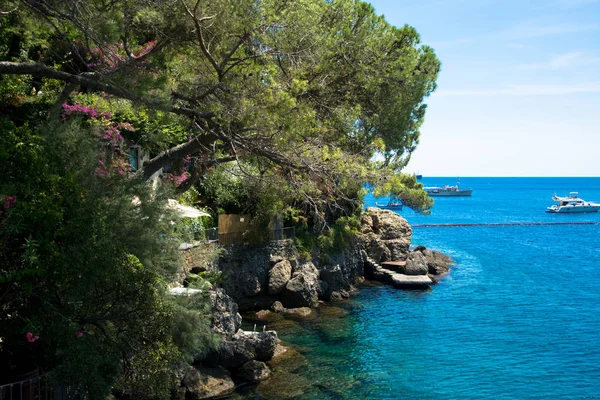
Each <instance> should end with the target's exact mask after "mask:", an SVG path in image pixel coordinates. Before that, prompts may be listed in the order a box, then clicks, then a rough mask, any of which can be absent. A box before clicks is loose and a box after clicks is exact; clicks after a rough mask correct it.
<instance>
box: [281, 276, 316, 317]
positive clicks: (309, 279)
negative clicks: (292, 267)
mask: <svg viewBox="0 0 600 400" xmlns="http://www.w3.org/2000/svg"><path fill="white" fill-rule="evenodd" d="M315 270H316V268H315ZM294 275H295V276H294V277H293V278H292V279H290V280H289V281H288V283H287V284H286V285H285V288H284V289H283V291H282V292H281V302H282V303H283V305H284V306H285V307H287V308H297V307H316V306H317V304H318V301H319V298H318V297H319V296H318V289H319V279H318V275H317V274H315V273H312V272H308V271H302V272H298V273H294Z"/></svg>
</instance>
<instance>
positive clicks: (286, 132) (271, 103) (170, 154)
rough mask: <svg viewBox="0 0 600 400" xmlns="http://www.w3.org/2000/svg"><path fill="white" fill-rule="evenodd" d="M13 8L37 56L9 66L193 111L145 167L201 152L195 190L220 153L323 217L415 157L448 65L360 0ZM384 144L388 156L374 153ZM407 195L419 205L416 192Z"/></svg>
mask: <svg viewBox="0 0 600 400" xmlns="http://www.w3.org/2000/svg"><path fill="white" fill-rule="evenodd" d="M11 3H12V5H11ZM5 8H9V9H10V8H14V9H15V11H14V12H12V13H9V14H8V15H6V16H5V17H4V20H5V26H6V28H4V29H6V30H7V31H8V30H10V31H11V32H13V31H14V32H17V34H16V37H19V38H20V39H19V40H20V42H19V47H20V48H21V49H28V52H27V54H29V55H30V56H29V57H25V60H24V59H23V57H21V58H19V57H14V55H15V52H10V51H8V50H7V51H6V52H5V56H4V59H6V60H8V61H6V62H0V73H5V74H17V75H19V74H25V75H33V76H35V77H37V79H40V77H42V78H45V79H57V80H60V81H63V82H68V83H70V84H71V85H70V86H67V88H66V89H67V90H66V92H67V96H68V93H70V92H71V91H72V90H74V88H76V87H78V86H79V87H81V88H84V89H85V90H88V91H89V90H92V91H98V92H103V93H105V94H108V95H110V96H112V97H113V98H118V99H127V101H131V102H132V103H133V104H135V105H136V106H139V107H149V108H151V109H154V110H161V111H166V112H170V113H173V114H175V115H178V116H180V117H182V118H183V119H182V120H181V121H180V122H181V124H182V125H183V126H187V128H188V129H189V131H190V132H191V136H192V137H193V140H190V141H187V140H186V141H173V142H171V146H172V147H171V148H170V149H168V150H165V151H164V152H162V153H159V154H157V155H156V157H154V158H153V160H152V161H150V162H149V163H147V164H146V165H145V167H144V170H143V171H142V172H140V174H143V175H144V176H146V177H149V176H150V175H152V174H153V173H154V172H155V171H157V170H158V169H160V168H161V167H163V166H164V165H167V164H170V163H173V162H174V161H175V160H177V159H183V158H185V157H188V156H193V158H194V163H193V170H194V172H192V173H191V176H190V179H188V180H187V181H186V182H183V183H182V184H181V190H185V189H188V188H189V187H190V186H191V185H192V184H193V183H194V182H196V181H197V180H198V179H199V178H200V177H201V176H203V175H205V174H206V173H207V171H208V170H209V167H210V166H212V165H214V164H215V163H218V162H223V161H232V160H236V161H238V162H243V163H249V164H251V165H253V166H254V167H255V168H254V169H253V173H254V171H256V173H254V177H255V178H256V179H264V178H265V177H266V176H267V177H268V176H269V175H278V176H282V177H284V179H285V180H286V181H288V182H291V184H292V186H293V187H294V189H295V191H297V192H298V193H299V194H300V196H299V200H300V201H301V202H302V203H303V204H304V207H306V208H307V209H316V210H317V211H318V212H317V214H320V215H323V214H324V213H325V212H326V209H327V208H330V207H332V204H333V203H335V202H337V200H338V199H343V198H344V195H343V194H344V188H345V187H346V186H347V185H349V184H351V183H350V182H356V181H364V180H371V181H373V182H377V181H378V179H377V177H379V176H380V175H381V174H380V172H381V171H391V172H394V173H397V172H399V171H400V170H401V169H402V168H403V167H404V166H405V165H406V163H407V161H408V159H409V157H410V154H411V153H412V151H414V149H415V147H416V145H417V143H418V140H419V127H420V125H421V123H422V121H423V118H424V114H425V109H426V105H425V104H424V103H423V100H424V98H425V97H426V96H428V95H429V94H430V93H431V92H432V91H433V90H434V89H435V79H436V77H437V73H438V71H439V68H440V63H439V61H438V60H437V58H436V57H435V54H434V52H433V50H432V49H431V48H430V47H428V46H422V45H420V38H419V35H418V33H417V32H416V31H415V29H414V28H412V27H410V26H404V27H401V28H396V27H394V26H391V25H389V24H388V23H387V22H386V21H385V19H384V18H383V17H381V16H377V15H376V14H375V12H374V10H373V8H372V6H370V5H369V4H367V3H364V2H361V1H356V0H336V1H325V0H301V1H284V2H282V1H279V0H261V1H258V2H257V1H254V0H252V1H250V0H247V1H246V0H243V1H239V0H236V1H231V0H214V1H208V2H201V1H191V0H169V1H164V2H159V3H156V2H149V1H147V0H123V1H117V2H102V1H92V0H88V1H83V2H81V1H77V2H75V1H52V0H43V1H36V2H31V1H25V0H23V1H22V2H16V1H15V2H9V4H7V6H6V7H5ZM32 21H35V23H36V24H38V25H39V24H40V22H42V25H43V29H44V30H43V32H44V33H40V35H39V36H37V35H36V37H35V39H33V38H31V37H28V36H27V35H25V34H24V32H27V31H29V29H30V28H32V26H31V25H32V24H33V22H32ZM33 31H34V32H40V28H39V27H38V28H33ZM39 43H42V44H39ZM15 46H16V45H15V44H14V43H13V42H12V41H11V42H10V43H8V44H7V45H6V46H5V47H6V48H8V49H10V48H12V47H15ZM42 50H43V51H42ZM22 53H23V51H21V52H20V54H22ZM19 61H21V62H19ZM34 62H37V63H34ZM63 94H64V93H63ZM67 98H68V97H67ZM154 133H155V132H153V133H150V136H152V135H154ZM180 137H181V136H180ZM149 139H150V140H149V142H152V139H153V138H152V137H150V138H149ZM173 139H175V138H173ZM376 153H378V154H380V155H382V156H383V161H382V162H380V163H373V162H372V161H371V160H372V157H373V155H374V154H376ZM386 173H387V172H384V174H386ZM398 191H404V187H403V186H401V187H399V188H398ZM404 196H405V197H407V198H408V197H411V198H413V200H414V202H417V203H419V198H418V197H417V198H414V196H412V192H411V191H410V190H407V191H404ZM332 200H334V201H333V202H332ZM409 203H410V204H412V202H409ZM334 207H335V206H334ZM417 207H418V208H419V207H420V208H425V205H423V204H421V203H419V204H417Z"/></svg>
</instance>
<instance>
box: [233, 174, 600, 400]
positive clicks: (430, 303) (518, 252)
mask: <svg viewBox="0 0 600 400" xmlns="http://www.w3.org/2000/svg"><path fill="white" fill-rule="evenodd" d="M423 183H424V184H425V185H426V186H429V185H444V184H455V181H454V180H453V179H444V178H439V179H436V178H429V179H427V178H425V179H423ZM461 186H462V187H471V188H472V189H473V197H471V198H438V199H436V203H435V206H434V208H433V212H432V214H431V215H429V216H421V215H416V214H414V213H413V212H412V211H410V210H403V211H401V214H402V215H403V216H404V217H405V218H407V219H408V220H409V222H411V223H412V224H425V223H454V222H457V223H494V222H538V221H599V222H600V214H582V215H556V214H548V213H545V212H544V210H545V208H546V207H547V206H549V205H551V204H552V200H551V196H552V194H553V193H555V192H556V193H557V194H558V195H565V194H568V192H569V191H578V192H579V194H580V196H581V197H582V198H584V199H586V200H594V201H599V202H600V178H461ZM378 201H379V202H380V203H381V202H382V201H385V199H383V200H382V199H379V200H378ZM367 203H369V204H374V203H375V199H373V198H368V199H367ZM369 204H368V205H369ZM599 233H600V226H597V225H573V226H568V225H561V226H514V227H512V226H511V227H455V228H444V227H442V228H420V229H415V230H414V235H413V244H424V245H426V246H427V247H429V248H433V249H438V250H441V251H444V252H445V253H447V254H449V255H451V256H452V257H453V258H454V260H455V261H456V265H455V266H454V267H453V269H452V271H451V273H450V275H449V276H447V277H446V278H445V279H443V280H442V282H441V283H440V284H438V285H436V286H434V287H433V288H432V290H430V291H426V292H415V291H400V290H395V289H393V288H390V287H388V286H379V285H377V286H373V285H365V286H363V287H361V288H360V289H361V291H360V294H359V295H358V296H356V297H353V299H352V301H351V302H348V303H343V304H340V305H339V306H338V305H336V307H322V308H321V310H320V313H321V314H320V315H318V316H317V317H316V318H314V319H312V320H309V321H298V322H291V321H279V322H275V323H273V324H271V328H274V329H277V331H278V333H279V336H280V337H281V338H282V339H283V340H284V341H286V342H288V343H290V344H292V345H294V346H295V348H296V349H297V351H298V354H299V355H298V356H297V357H296V358H292V359H290V361H288V362H286V363H283V364H282V365H280V366H277V367H276V371H275V376H274V378H273V379H272V380H271V381H269V383H267V384H263V385H260V386H258V387H257V388H246V389H245V390H242V393H241V394H238V395H236V397H239V398H261V399H278V398H298V399H399V398H400V399H401V398H406V399H414V398H424V399H453V398H456V399H463V398H470V399H476V398H481V399H488V398H495V399H498V398H501V399H504V398H506V399H529V398H537V399H559V398H560V399H563V398H564V399H580V398H600V333H599V331H600V246H598V245H597V241H598V239H599V236H600V235H599Z"/></svg>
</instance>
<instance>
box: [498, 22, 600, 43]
mask: <svg viewBox="0 0 600 400" xmlns="http://www.w3.org/2000/svg"><path fill="white" fill-rule="evenodd" d="M599 28H600V25H598V24H582V25H579V24H543V25H540V24H538V25H536V24H534V23H531V22H524V23H520V24H517V25H514V26H513V27H511V28H509V29H507V30H505V31H502V32H498V33H497V36H499V37H502V38H505V39H531V38H541V37H547V36H556V35H565V34H570V33H578V32H589V31H596V30H598V29H599Z"/></svg>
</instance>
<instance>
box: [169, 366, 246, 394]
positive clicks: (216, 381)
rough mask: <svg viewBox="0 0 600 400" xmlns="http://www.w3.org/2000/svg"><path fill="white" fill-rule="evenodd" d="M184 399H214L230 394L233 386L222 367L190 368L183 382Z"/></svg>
mask: <svg viewBox="0 0 600 400" xmlns="http://www.w3.org/2000/svg"><path fill="white" fill-rule="evenodd" d="M181 386H182V388H184V389H185V398H186V399H193V400H196V399H215V398H219V397H223V396H225V395H228V394H231V393H232V392H233V391H234V389H235V384H234V383H233V380H232V379H231V375H230V374H229V371H227V370H226V369H225V368H223V367H216V368H208V367H203V366H199V367H190V368H189V369H188V370H187V371H186V374H185V376H184V377H183V381H182V382H181Z"/></svg>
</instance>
